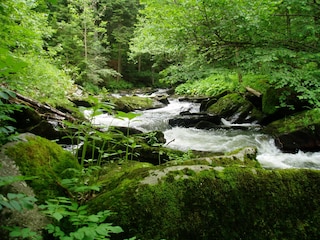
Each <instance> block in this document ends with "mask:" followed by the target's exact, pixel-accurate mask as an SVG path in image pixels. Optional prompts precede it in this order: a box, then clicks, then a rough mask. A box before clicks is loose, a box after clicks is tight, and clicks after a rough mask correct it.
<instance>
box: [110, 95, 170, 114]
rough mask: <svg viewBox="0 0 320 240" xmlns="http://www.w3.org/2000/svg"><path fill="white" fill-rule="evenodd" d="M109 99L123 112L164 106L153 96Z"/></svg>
mask: <svg viewBox="0 0 320 240" xmlns="http://www.w3.org/2000/svg"><path fill="white" fill-rule="evenodd" d="M108 101H110V102H112V103H113V104H114V105H115V109H116V110H119V111H123V112H131V111H134V110H146V109H153V108H159V107H163V106H164V104H162V103H161V102H159V101H157V100H155V99H153V98H149V97H139V96H123V97H120V98H115V97H110V98H109V99H108Z"/></svg>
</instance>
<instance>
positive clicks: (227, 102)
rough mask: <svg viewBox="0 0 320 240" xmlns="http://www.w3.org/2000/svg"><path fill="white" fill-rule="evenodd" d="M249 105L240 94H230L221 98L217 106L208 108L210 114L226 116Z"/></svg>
mask: <svg viewBox="0 0 320 240" xmlns="http://www.w3.org/2000/svg"><path fill="white" fill-rule="evenodd" d="M245 104H247V102H246V100H245V99H244V98H243V97H242V96H241V95H239V94H238V93H232V94H228V95H226V96H224V97H222V98H220V99H219V100H218V101H217V102H216V103H215V104H213V105H211V106H210V107H209V108H208V110H207V111H208V112H209V113H213V114H217V115H222V116H223V115H225V114H228V113H229V112H234V110H237V109H239V107H240V106H244V105H245Z"/></svg>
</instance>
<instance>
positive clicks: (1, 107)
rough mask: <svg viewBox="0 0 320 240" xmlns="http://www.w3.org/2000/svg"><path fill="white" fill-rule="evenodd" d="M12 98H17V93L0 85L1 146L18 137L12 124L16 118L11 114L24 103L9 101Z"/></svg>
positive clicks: (18, 109)
mask: <svg viewBox="0 0 320 240" xmlns="http://www.w3.org/2000/svg"><path fill="white" fill-rule="evenodd" d="M10 98H15V93H14V92H12V91H10V90H8V89H6V88H3V87H0V146H1V145H3V144H4V143H6V142H8V141H12V140H15V139H16V136H15V135H14V133H15V128H14V127H13V126H11V124H12V123H14V122H15V119H13V118H12V117H10V115H11V114H13V113H14V112H15V111H20V110H21V108H23V106H22V105H19V104H11V103H9V102H8V100H9V99H10Z"/></svg>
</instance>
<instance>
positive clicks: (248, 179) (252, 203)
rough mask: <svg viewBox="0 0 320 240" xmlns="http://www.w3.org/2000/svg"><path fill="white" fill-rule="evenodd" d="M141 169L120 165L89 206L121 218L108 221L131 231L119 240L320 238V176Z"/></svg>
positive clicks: (205, 168) (243, 170)
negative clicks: (131, 238)
mask: <svg viewBox="0 0 320 240" xmlns="http://www.w3.org/2000/svg"><path fill="white" fill-rule="evenodd" d="M131 164H132V163H131ZM138 164H139V165H135V164H134V165H132V166H129V167H125V166H121V168H122V169H121V170H120V169H119V166H113V167H115V170H109V172H110V173H111V174H110V175H106V178H105V180H104V181H103V183H102V184H103V186H104V189H103V190H102V192H101V193H100V194H99V195H98V196H97V197H96V198H95V199H92V200H91V201H90V202H89V206H90V209H91V210H92V211H95V212H96V211H100V210H105V209H111V210H112V211H114V212H116V213H117V214H115V215H113V216H112V217H111V218H110V219H109V221H112V222H113V223H116V224H117V225H120V226H121V227H122V228H123V229H124V230H125V232H124V234H122V235H117V236H115V238H114V239H124V238H128V237H132V236H136V237H137V238H138V239H141V240H149V239H170V240H175V239H183V240H184V239H194V240H197V239H226V240H229V239H248V240H250V239H252V240H256V239H266V240H267V239H268V240H269V239H319V237H320V232H319V231H318V227H319V223H320V172H319V171H316V170H298V169H287V170H265V169H262V168H252V167H235V166H231V167H225V168H218V167H211V166H201V165H198V167H197V168H191V167H188V166H171V167H164V166H160V167H154V166H152V165H148V166H143V165H141V163H138ZM137 166H138V167H137ZM200 168H201V169H202V170H199V169H200ZM196 169H198V170H196ZM161 172H166V174H164V175H162V176H161V175H159V174H160V173H161ZM150 176H151V177H152V176H155V177H159V176H160V177H159V178H158V179H157V181H152V182H148V181H146V179H148V178H150Z"/></svg>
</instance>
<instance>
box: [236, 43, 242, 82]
mask: <svg viewBox="0 0 320 240" xmlns="http://www.w3.org/2000/svg"><path fill="white" fill-rule="evenodd" d="M236 61H237V63H236V64H237V73H238V82H239V84H241V83H242V73H241V70H240V67H239V61H240V59H239V48H238V47H236Z"/></svg>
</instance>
